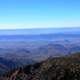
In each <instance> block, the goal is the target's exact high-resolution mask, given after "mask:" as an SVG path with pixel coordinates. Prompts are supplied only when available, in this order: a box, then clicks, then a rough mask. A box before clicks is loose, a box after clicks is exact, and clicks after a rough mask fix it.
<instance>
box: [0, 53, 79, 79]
mask: <svg viewBox="0 0 80 80" xmlns="http://www.w3.org/2000/svg"><path fill="white" fill-rule="evenodd" d="M0 80H80V53H76V54H73V55H70V56H65V57H57V58H54V59H52V58H49V59H48V60H46V61H43V62H41V63H36V64H33V65H27V66H25V67H23V68H18V69H14V70H12V71H11V72H8V73H6V74H4V75H3V77H0Z"/></svg>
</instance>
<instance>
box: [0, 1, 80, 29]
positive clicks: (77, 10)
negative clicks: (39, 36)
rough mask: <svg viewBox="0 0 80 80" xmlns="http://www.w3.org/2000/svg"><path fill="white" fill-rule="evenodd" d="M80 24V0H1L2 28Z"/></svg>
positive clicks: (0, 18)
mask: <svg viewBox="0 0 80 80" xmlns="http://www.w3.org/2000/svg"><path fill="white" fill-rule="evenodd" d="M79 26H80V0H0V29H17V28H18V29H23V28H24V29H25V28H58V27H79Z"/></svg>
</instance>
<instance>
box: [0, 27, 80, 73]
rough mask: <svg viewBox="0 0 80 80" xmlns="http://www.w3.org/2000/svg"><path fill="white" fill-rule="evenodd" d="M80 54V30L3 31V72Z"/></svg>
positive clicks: (0, 55)
mask: <svg viewBox="0 0 80 80" xmlns="http://www.w3.org/2000/svg"><path fill="white" fill-rule="evenodd" d="M75 52H80V28H60V29H29V30H24V29H22V30H0V72H1V73H2V72H6V71H9V70H11V69H13V68H17V67H19V66H25V65H28V64H33V63H36V62H41V61H43V60H46V59H48V58H49V57H54V58H55V57H63V56H65V55H66V56H67V55H71V54H73V53H75Z"/></svg>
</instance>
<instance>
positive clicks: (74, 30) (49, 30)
mask: <svg viewBox="0 0 80 80" xmlns="http://www.w3.org/2000/svg"><path fill="white" fill-rule="evenodd" d="M56 33H57V34H59V33H66V34H72V33H73V34H75V33H77V34H80V27H72V28H40V29H2V30H0V35H36V34H56Z"/></svg>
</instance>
